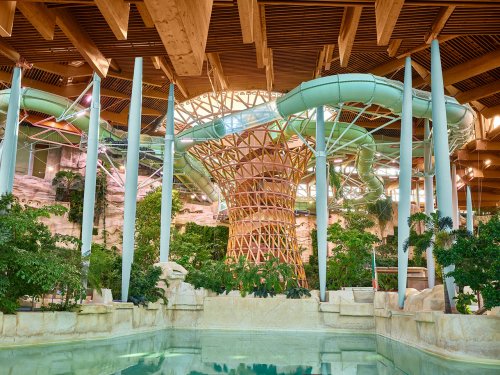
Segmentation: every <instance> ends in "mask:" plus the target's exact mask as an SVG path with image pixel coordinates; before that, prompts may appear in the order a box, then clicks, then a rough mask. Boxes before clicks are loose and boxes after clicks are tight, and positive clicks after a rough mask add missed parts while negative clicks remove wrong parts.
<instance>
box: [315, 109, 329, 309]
mask: <svg viewBox="0 0 500 375" xmlns="http://www.w3.org/2000/svg"><path fill="white" fill-rule="evenodd" d="M316 226H317V230H318V267H319V294H320V300H321V301H325V300H326V253H327V242H326V231H327V226H328V185H327V182H326V142H325V115H324V112H323V107H318V108H317V109H316Z"/></svg>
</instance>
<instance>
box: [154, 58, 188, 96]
mask: <svg viewBox="0 0 500 375" xmlns="http://www.w3.org/2000/svg"><path fill="white" fill-rule="evenodd" d="M151 61H152V62H153V65H154V67H155V69H158V70H161V71H162V72H163V73H165V75H166V76H167V78H168V80H169V81H170V82H173V83H174V84H175V85H176V86H177V87H178V88H179V91H180V92H181V94H182V95H184V97H185V98H188V97H189V92H188V90H187V89H186V87H185V86H184V84H183V83H182V81H181V80H180V79H179V78H178V77H177V75H176V74H175V72H173V71H172V69H170V67H169V66H168V64H167V62H166V61H165V58H164V57H162V56H152V57H151Z"/></svg>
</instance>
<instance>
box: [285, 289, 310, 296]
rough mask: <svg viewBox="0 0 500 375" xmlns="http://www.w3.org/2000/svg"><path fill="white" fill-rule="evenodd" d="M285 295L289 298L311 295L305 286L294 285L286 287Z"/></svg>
mask: <svg viewBox="0 0 500 375" xmlns="http://www.w3.org/2000/svg"><path fill="white" fill-rule="evenodd" d="M285 295H286V298H289V299H301V298H302V297H311V292H310V291H309V289H307V288H302V287H295V288H288V289H287V290H286V291H285Z"/></svg>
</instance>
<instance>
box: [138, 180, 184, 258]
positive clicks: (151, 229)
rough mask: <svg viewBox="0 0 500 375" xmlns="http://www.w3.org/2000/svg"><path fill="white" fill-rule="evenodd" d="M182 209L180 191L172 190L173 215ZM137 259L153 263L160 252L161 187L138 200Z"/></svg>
mask: <svg viewBox="0 0 500 375" xmlns="http://www.w3.org/2000/svg"><path fill="white" fill-rule="evenodd" d="M181 209H182V201H181V200H180V198H179V193H178V192H177V191H176V190H174V191H172V217H175V215H176V214H177V213H178V212H179V211H180V210H181ZM135 228H136V253H135V254H136V259H139V260H140V261H141V262H144V263H148V264H153V263H155V262H156V261H157V260H158V257H159V254H160V232H161V187H158V188H156V189H153V190H151V191H150V192H149V193H148V194H146V196H145V197H144V198H142V199H141V200H140V201H139V202H137V213H136V221H135Z"/></svg>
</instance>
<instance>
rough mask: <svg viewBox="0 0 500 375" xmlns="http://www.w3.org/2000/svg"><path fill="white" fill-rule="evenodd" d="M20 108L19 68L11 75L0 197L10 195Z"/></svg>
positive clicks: (0, 177) (12, 183) (0, 171)
mask: <svg viewBox="0 0 500 375" xmlns="http://www.w3.org/2000/svg"><path fill="white" fill-rule="evenodd" d="M20 108H21V68H19V67H17V66H16V67H15V68H14V72H13V73H12V84H11V88H10V98H9V108H8V110H7V120H6V123H5V134H4V137H3V142H2V144H3V150H2V163H1V164H0V196H1V195H4V194H7V193H12V186H13V185H14V174H15V171H16V153H17V137H18V134H19V110H20Z"/></svg>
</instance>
